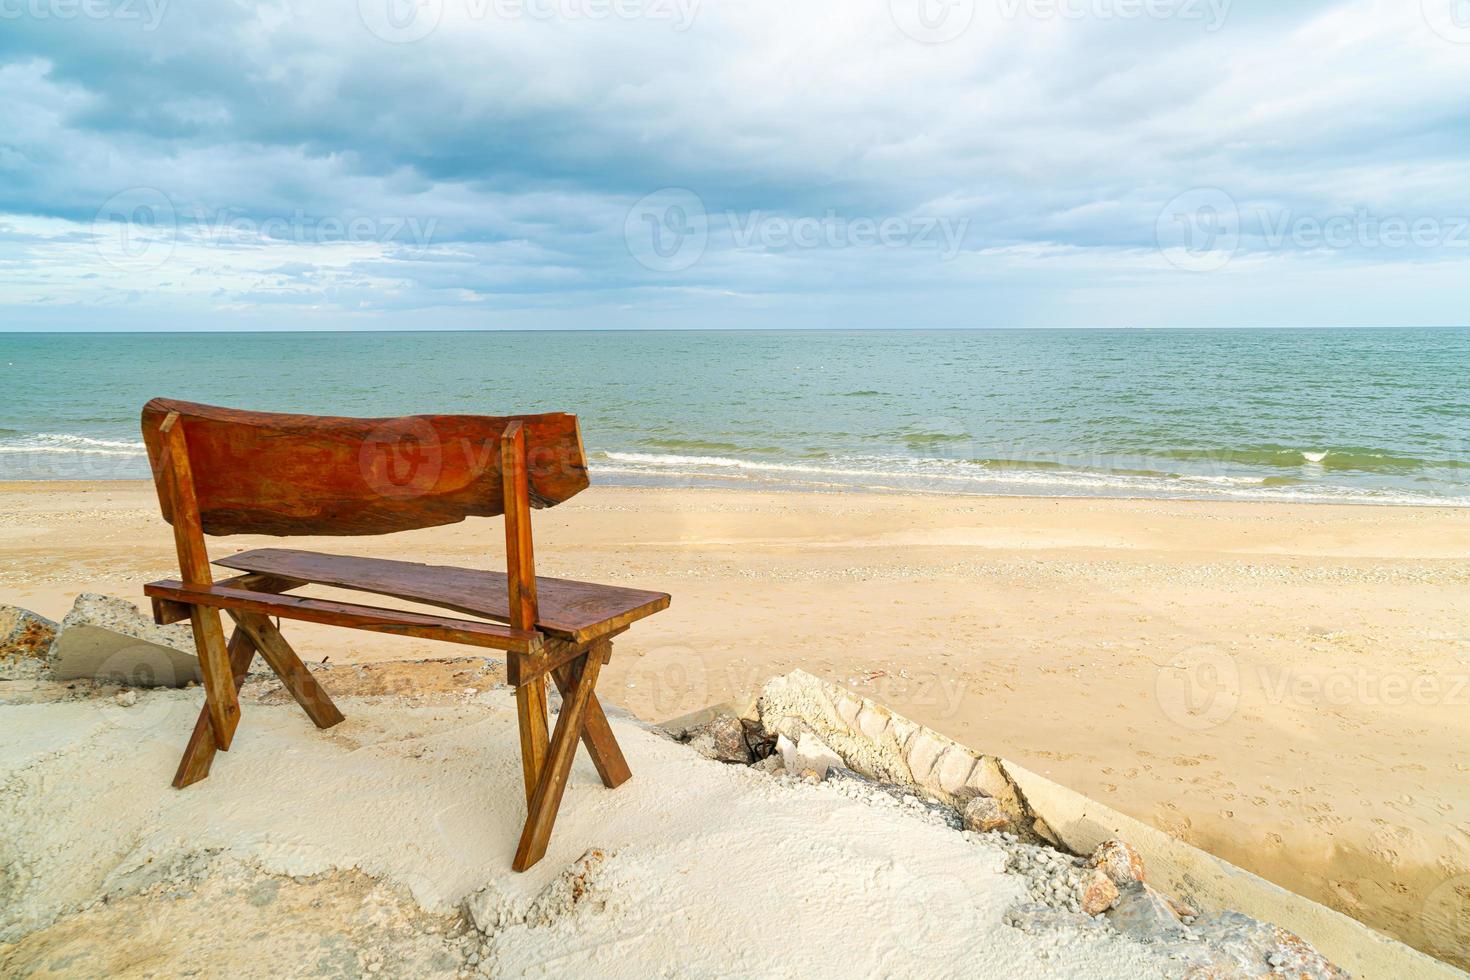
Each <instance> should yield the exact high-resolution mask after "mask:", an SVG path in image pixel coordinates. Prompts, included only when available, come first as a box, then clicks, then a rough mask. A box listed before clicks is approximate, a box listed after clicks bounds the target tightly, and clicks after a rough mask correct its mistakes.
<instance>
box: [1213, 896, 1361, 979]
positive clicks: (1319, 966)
mask: <svg viewBox="0 0 1470 980" xmlns="http://www.w3.org/2000/svg"><path fill="white" fill-rule="evenodd" d="M1194 932H1195V934H1196V935H1197V936H1199V937H1200V939H1202V940H1203V941H1204V942H1205V943H1206V944H1208V945H1209V946H1210V947H1212V948H1213V950H1214V951H1215V953H1216V955H1217V957H1219V956H1223V957H1227V958H1228V962H1229V963H1230V965H1231V966H1232V967H1233V968H1234V969H1235V970H1236V971H1237V972H1238V973H1239V974H1242V975H1244V976H1269V975H1272V974H1275V975H1277V976H1288V977H1293V978H1301V980H1347V976H1348V975H1347V974H1346V973H1344V972H1343V971H1342V970H1340V969H1339V968H1338V967H1336V966H1334V965H1333V964H1332V963H1330V962H1329V961H1328V960H1327V959H1326V958H1325V957H1324V956H1322V954H1321V953H1319V952H1317V951H1316V949H1314V948H1313V947H1312V945H1311V944H1310V943H1308V942H1307V941H1306V940H1305V939H1302V938H1301V937H1300V936H1298V935H1296V934H1295V933H1292V932H1288V931H1286V930H1285V929H1283V928H1281V927H1280V926H1277V925H1272V924H1270V923H1268V922H1261V921H1259V920H1258V919H1252V918H1251V917H1250V916H1248V915H1244V914H1242V913H1240V912H1236V911H1233V910H1229V909H1227V910H1225V911H1223V912H1212V913H1209V914H1207V915H1202V916H1200V917H1199V918H1198V919H1196V920H1195V923H1194Z"/></svg>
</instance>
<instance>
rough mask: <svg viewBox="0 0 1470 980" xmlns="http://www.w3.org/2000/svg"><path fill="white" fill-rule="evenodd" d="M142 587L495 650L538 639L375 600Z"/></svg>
mask: <svg viewBox="0 0 1470 980" xmlns="http://www.w3.org/2000/svg"><path fill="white" fill-rule="evenodd" d="M143 591H144V593H145V594H147V595H149V596H151V597H156V598H160V599H172V600H174V601H175V602H186V603H189V604H191V605H196V606H208V607H214V608H216V609H243V610H246V611H247V612H257V613H262V614H264V615H266V616H279V617H281V618H283V619H299V620H301V621H303V622H307V623H325V624H327V625H328V626H348V627H351V628H352V629H360V630H369V631H371V632H375V633H391V634H394V635H397V636H419V637H424V638H425V639H430V640H446V641H448V642H450V643H464V644H467V645H469V646H476V647H490V648H491V649H495V650H514V651H517V652H531V651H533V650H536V649H537V648H539V647H540V645H541V636H540V635H539V634H537V633H526V632H523V631H521V630H515V629H511V628H510V627H508V626H501V625H500V624H498V623H482V622H476V621H474V620H469V619H451V618H449V617H447V616H432V615H426V614H424V613H414V612H404V611H402V610H400V609H382V608H378V607H376V606H359V605H356V604H355V603H350V602H333V601H331V600H330V599H309V598H306V597H305V596H295V595H282V596H276V595H268V594H266V593H263V592H250V591H248V590H246V589H235V588H230V587H228V586H223V585H213V586H208V587H203V588H195V587H190V586H188V585H185V584H184V583H183V582H176V581H171V580H167V579H165V580H163V581H160V582H150V583H148V584H147V585H145V586H144V587H143Z"/></svg>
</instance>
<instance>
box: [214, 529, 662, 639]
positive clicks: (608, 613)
mask: <svg viewBox="0 0 1470 980" xmlns="http://www.w3.org/2000/svg"><path fill="white" fill-rule="evenodd" d="M214 563H215V564H216V565H222V566H224V567H226V568H233V569H236V570H239V571H244V572H261V573H266V574H271V575H278V576H281V577H283V578H290V579H296V580H299V581H305V582H315V583H318V584H320V585H331V586H336V587H338V588H343V589H353V590H355V591H358V592H371V593H374V594H377V595H391V596H396V597H398V598H401V599H410V600H412V601H414V602H422V603H426V604H428V605H431V606H443V607H444V608H446V609H453V610H456V611H457V612H462V613H468V614H469V615H471V616H483V617H485V618H486V619H493V620H496V621H498V622H502V623H509V622H510V601H509V585H508V576H507V574H506V573H505V572H492V571H480V570H478V569H471V568H456V567H454V566H451V565H424V564H420V563H418V562H410V561H395V560H392V559H387V558H354V557H350V556H347V555H328V554H322V553H320V552H314V551H298V550H295V549H290V548H258V549H256V550H254V551H245V552H241V553H239V554H235V555H229V556H227V557H223V558H216V559H215V562H214ZM535 597H536V629H538V630H540V631H541V632H543V633H547V634H551V635H554V636H560V637H564V638H566V639H568V640H571V641H572V642H574V643H578V644H585V643H590V642H592V641H593V640H595V639H597V638H598V637H600V636H607V635H609V634H611V633H614V632H616V631H618V630H621V629H624V628H626V627H627V626H628V625H629V624H631V623H634V622H637V621H638V620H640V619H643V618H644V617H646V616H652V615H653V614H654V613H656V612H658V611H660V610H662V609H667V608H668V607H669V596H668V594H667V593H664V592H648V591H645V590H643V589H627V588H623V587H621V586H615V585H598V584H596V583H593V582H576V581H572V580H570V579H558V578H546V577H544V576H543V577H538V578H536V591H535Z"/></svg>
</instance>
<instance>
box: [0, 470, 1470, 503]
mask: <svg viewBox="0 0 1470 980" xmlns="http://www.w3.org/2000/svg"><path fill="white" fill-rule="evenodd" d="M592 475H593V477H594V480H593V483H592V486H591V487H590V488H589V489H592V490H626V491H637V492H643V491H649V492H653V493H717V494H718V493H729V494H754V495H757V496H763V495H766V494H781V495H787V494H790V495H795V496H804V495H814V496H842V495H845V494H852V495H859V496H865V497H869V496H871V497H895V498H904V499H906V498H913V497H919V498H924V497H933V498H936V499H943V500H956V499H958V500H972V499H973V500H1014V501H1025V500H1075V501H1118V502H1121V503H1177V504H1191V503H1195V504H1210V505H1213V504H1232V505H1240V506H1255V505H1266V506H1272V507H1311V508H1318V507H1347V508H1366V509H1372V510H1426V511H1436V510H1443V511H1450V512H1462V511H1463V512H1470V496H1467V497H1464V498H1448V500H1457V501H1463V502H1459V503H1451V502H1447V501H1446V502H1440V503H1431V502H1423V503H1420V502H1410V501H1400V500H1371V499H1367V500H1365V499H1352V500H1333V499H1331V498H1325V497H1324V498H1315V499H1314V498H1291V499H1278V498H1277V497H1276V496H1275V495H1274V494H1270V493H1265V494H1262V495H1261V496H1257V497H1244V496H1225V495H1221V496H1218V497H1206V496H1193V495H1188V494H1181V495H1177V496H1151V495H1147V494H1138V495H1131V494H1104V493H1096V494H1092V493H1041V492H1037V493H1020V492H1017V493H990V492H985V493H981V492H972V491H963V490H956V491H945V490H936V489H933V488H921V489H912V490H910V489H905V488H901V487H863V486H857V485H848V484H831V485H829V486H821V487H818V486H793V485H789V484H774V483H773V484H751V483H745V484H741V483H737V482H735V481H731V482H730V484H729V485H724V484H706V483H662V482H660V483H654V482H646V483H645V482H621V481H619V482H608V481H598V480H596V479H595V477H596V470H595V469H594V470H593V471H592ZM139 486H141V487H144V488H147V489H148V490H150V491H151V490H152V488H153V482H152V481H151V480H150V479H148V478H147V477H118V478H108V479H93V478H91V477H76V478H70V477H64V478H63V477H49V476H47V477H34V478H31V477H5V478H0V493H6V492H11V491H21V490H23V489H25V488H36V487H45V488H49V489H54V490H67V489H73V490H75V489H79V488H89V489H83V490H82V492H89V491H90V490H95V489H105V488H108V487H117V488H119V489H125V488H128V487H139Z"/></svg>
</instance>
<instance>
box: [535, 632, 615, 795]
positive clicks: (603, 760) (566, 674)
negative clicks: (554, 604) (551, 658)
mask: <svg viewBox="0 0 1470 980" xmlns="http://www.w3.org/2000/svg"><path fill="white" fill-rule="evenodd" d="M588 653H589V655H590V656H593V657H598V658H599V659H601V660H602V662H603V663H607V662H608V660H610V659H611V657H612V643H610V642H608V641H607V640H602V641H600V642H599V643H597V644H594V645H593V646H592V648H591V650H589V651H588ZM551 676H552V679H553V680H555V681H556V689H557V690H558V691H560V692H561V696H562V701H563V703H565V702H566V700H567V698H568V697H569V696H570V695H569V692H570V691H572V690H573V689H574V688H575V685H576V679H575V677H574V676H573V675H572V672H571V670H570V669H568V668H567V667H565V666H563V667H558V668H557V669H556V670H554V671H552V672H551ZM582 744H583V745H585V746H587V754H588V755H590V756H592V764H593V765H594V766H596V767H597V775H599V776H601V777H602V785H604V786H606V787H607V788H608V789H616V788H617V787H619V786H621V785H623V784H624V783H626V782H627V781H628V780H629V779H631V778H632V776H633V773H632V771H631V770H630V769H629V768H628V761H627V760H626V759H624V758H623V750H622V749H620V748H618V740H617V739H616V738H614V737H613V732H612V726H611V725H610V724H608V721H607V715H606V714H604V713H603V710H602V703H601V702H600V701H598V700H597V694H596V692H594V691H588V692H587V717H586V718H585V719H583V722H582Z"/></svg>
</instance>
